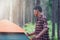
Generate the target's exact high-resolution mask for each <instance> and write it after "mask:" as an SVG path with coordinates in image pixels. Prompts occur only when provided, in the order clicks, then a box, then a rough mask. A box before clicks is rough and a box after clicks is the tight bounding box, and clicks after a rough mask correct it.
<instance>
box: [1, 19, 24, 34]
mask: <svg viewBox="0 0 60 40" xmlns="http://www.w3.org/2000/svg"><path fill="white" fill-rule="evenodd" d="M0 32H16V33H17V32H18V33H24V32H25V31H24V30H23V29H22V28H21V27H19V26H18V25H16V24H15V23H12V22H10V21H8V20H0Z"/></svg>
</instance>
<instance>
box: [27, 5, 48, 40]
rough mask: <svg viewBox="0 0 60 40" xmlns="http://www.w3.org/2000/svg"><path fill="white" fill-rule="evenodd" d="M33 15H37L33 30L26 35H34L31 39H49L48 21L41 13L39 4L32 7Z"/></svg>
mask: <svg viewBox="0 0 60 40" xmlns="http://www.w3.org/2000/svg"><path fill="white" fill-rule="evenodd" d="M34 15H35V16H36V17H37V20H36V28H35V32H33V33H31V34H28V35H29V36H31V35H35V36H34V37H33V38H32V40H49V35H48V26H47V25H48V23H47V20H46V17H45V16H44V15H42V8H41V7H40V6H36V7H35V8H34Z"/></svg>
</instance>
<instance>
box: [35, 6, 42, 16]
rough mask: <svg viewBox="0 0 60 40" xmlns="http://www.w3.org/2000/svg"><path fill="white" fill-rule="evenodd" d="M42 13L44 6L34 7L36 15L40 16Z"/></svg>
mask: <svg viewBox="0 0 60 40" xmlns="http://www.w3.org/2000/svg"><path fill="white" fill-rule="evenodd" d="M40 13H42V8H41V7H40V6H36V7H34V15H35V16H38V15H40Z"/></svg>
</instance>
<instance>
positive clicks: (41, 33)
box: [36, 28, 48, 38]
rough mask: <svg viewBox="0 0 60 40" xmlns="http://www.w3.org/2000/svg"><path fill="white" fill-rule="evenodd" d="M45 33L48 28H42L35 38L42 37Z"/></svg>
mask: <svg viewBox="0 0 60 40" xmlns="http://www.w3.org/2000/svg"><path fill="white" fill-rule="evenodd" d="M46 31H48V28H44V29H43V30H42V31H41V32H40V33H39V34H38V35H37V36H36V38H39V37H41V36H42V35H44V34H45V33H46Z"/></svg>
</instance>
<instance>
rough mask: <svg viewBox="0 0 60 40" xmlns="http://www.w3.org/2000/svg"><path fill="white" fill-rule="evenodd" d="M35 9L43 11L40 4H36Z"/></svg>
mask: <svg viewBox="0 0 60 40" xmlns="http://www.w3.org/2000/svg"><path fill="white" fill-rule="evenodd" d="M34 10H38V11H40V12H42V8H41V7H40V6H35V7H34Z"/></svg>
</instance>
